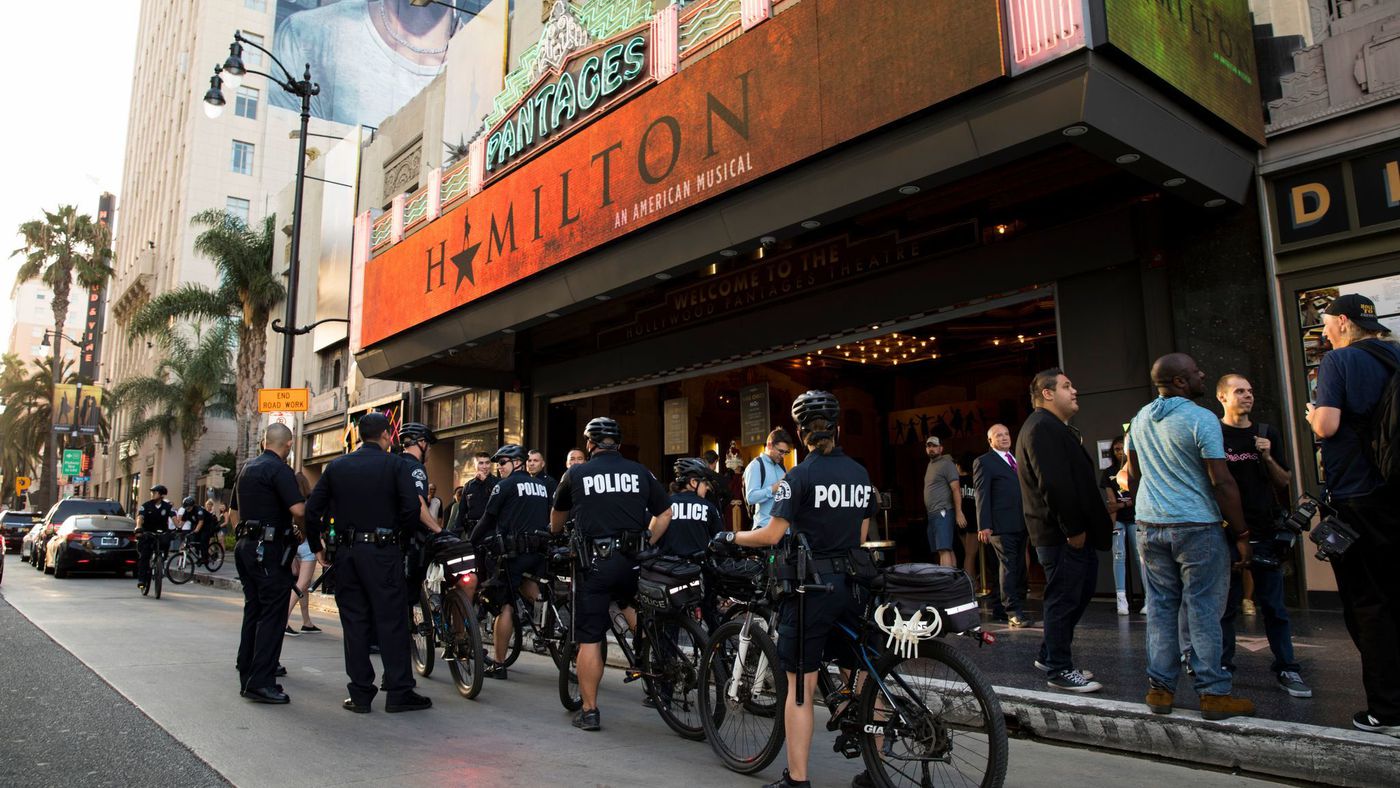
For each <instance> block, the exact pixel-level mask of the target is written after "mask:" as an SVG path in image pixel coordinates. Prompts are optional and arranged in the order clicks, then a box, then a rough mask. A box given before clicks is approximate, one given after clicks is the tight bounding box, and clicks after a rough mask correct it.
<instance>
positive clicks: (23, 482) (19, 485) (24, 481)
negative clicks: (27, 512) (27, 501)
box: [15, 476, 34, 495]
mask: <svg viewBox="0 0 1400 788" xmlns="http://www.w3.org/2000/svg"><path fill="white" fill-rule="evenodd" d="M32 484H34V480H33V479H31V478H29V477H28V476H16V477H15V495H24V493H25V491H26V490H28V489H29V487H30V485H32Z"/></svg>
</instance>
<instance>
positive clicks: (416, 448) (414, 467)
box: [399, 421, 442, 607]
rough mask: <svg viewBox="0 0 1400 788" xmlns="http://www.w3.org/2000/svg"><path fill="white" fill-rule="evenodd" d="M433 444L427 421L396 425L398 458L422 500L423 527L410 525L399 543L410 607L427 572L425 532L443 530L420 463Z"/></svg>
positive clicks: (434, 441) (426, 477)
mask: <svg viewBox="0 0 1400 788" xmlns="http://www.w3.org/2000/svg"><path fill="white" fill-rule="evenodd" d="M435 443H437V436H436V435H434V434H433V431H432V430H431V429H429V427H428V426H427V425H426V424H419V423H418V422H416V421H410V422H409V423H407V424H405V425H403V426H402V427H400V428H399V446H400V447H401V449H400V454H399V457H400V459H402V460H403V462H404V463H406V464H407V465H408V475H409V477H410V478H411V479H413V490H414V492H416V493H418V500H419V501H420V502H421V505H420V506H419V512H418V524H419V525H421V526H422V527H421V528H419V527H417V526H415V527H412V528H409V529H408V532H407V533H406V534H405V535H404V536H405V542H404V544H403V545H401V546H402V547H403V548H404V552H405V557H406V561H405V563H406V569H405V576H406V577H407V578H408V604H409V606H410V607H412V606H413V605H414V604H416V603H417V602H418V594H417V589H418V587H419V586H421V585H423V579H424V578H425V577H427V574H428V560H427V555H426V547H425V546H426V545H427V537H428V534H435V533H438V532H439V531H441V530H442V526H441V525H438V521H437V518H436V517H434V516H433V513H432V510H431V509H429V508H428V469H427V468H425V467H424V466H423V463H425V462H427V461H428V447H429V446H432V445H433V444H435ZM424 531H427V533H424Z"/></svg>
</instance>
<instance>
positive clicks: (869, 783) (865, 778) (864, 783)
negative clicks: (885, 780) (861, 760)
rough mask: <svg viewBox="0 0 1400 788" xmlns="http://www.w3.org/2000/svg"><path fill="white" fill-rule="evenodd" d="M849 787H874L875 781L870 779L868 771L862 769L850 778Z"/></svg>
mask: <svg viewBox="0 0 1400 788" xmlns="http://www.w3.org/2000/svg"><path fill="white" fill-rule="evenodd" d="M851 788H875V781H874V780H872V779H870V772H869V771H864V772H861V773H860V774H857V775H856V776H855V777H853V778H851Z"/></svg>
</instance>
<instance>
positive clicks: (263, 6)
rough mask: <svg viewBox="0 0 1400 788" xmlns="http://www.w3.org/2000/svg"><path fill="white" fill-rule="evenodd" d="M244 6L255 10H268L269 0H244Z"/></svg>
mask: <svg viewBox="0 0 1400 788" xmlns="http://www.w3.org/2000/svg"><path fill="white" fill-rule="evenodd" d="M243 7H244V8H251V9H252V10H254V11H266V10H267V0H243Z"/></svg>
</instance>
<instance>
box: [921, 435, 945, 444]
mask: <svg viewBox="0 0 1400 788" xmlns="http://www.w3.org/2000/svg"><path fill="white" fill-rule="evenodd" d="M924 445H925V446H942V445H943V441H941V440H939V439H938V436H937V435H930V436H928V440H926V441H924Z"/></svg>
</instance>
